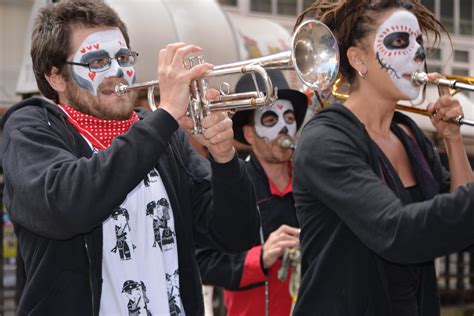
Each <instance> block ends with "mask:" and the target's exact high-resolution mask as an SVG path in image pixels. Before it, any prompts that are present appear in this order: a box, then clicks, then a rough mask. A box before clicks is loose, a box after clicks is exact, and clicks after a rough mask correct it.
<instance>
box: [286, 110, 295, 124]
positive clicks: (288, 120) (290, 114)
mask: <svg viewBox="0 0 474 316" xmlns="http://www.w3.org/2000/svg"><path fill="white" fill-rule="evenodd" d="M283 118H284V119H285V122H286V123H287V124H293V123H294V122H295V113H293V111H292V110H287V111H285V113H283Z"/></svg>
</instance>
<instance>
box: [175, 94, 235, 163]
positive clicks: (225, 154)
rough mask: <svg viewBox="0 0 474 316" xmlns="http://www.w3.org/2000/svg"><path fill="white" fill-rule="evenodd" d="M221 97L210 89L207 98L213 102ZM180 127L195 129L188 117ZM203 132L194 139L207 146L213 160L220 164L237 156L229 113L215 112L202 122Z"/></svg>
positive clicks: (183, 119)
mask: <svg viewBox="0 0 474 316" xmlns="http://www.w3.org/2000/svg"><path fill="white" fill-rule="evenodd" d="M218 96H219V91H217V90H216V89H209V90H208V93H207V98H208V99H210V100H212V99H214V98H216V97H218ZM179 125H180V126H181V127H182V128H184V129H186V130H189V129H191V128H192V127H193V121H192V119H191V118H189V117H187V116H183V117H182V118H181V119H180V120H179ZM201 126H202V127H203V131H202V133H201V134H196V135H193V136H191V137H194V138H195V139H196V140H197V141H198V142H199V143H200V144H202V145H203V146H206V147H207V149H208V151H209V153H210V154H211V155H212V158H213V159H214V160H215V161H217V162H220V163H225V162H228V161H230V160H231V159H232V158H233V157H234V155H235V149H234V146H233V145H232V140H233V138H234V132H233V130H232V120H231V119H230V118H229V115H228V114H227V112H224V111H223V112H217V111H213V112H211V114H209V115H208V116H206V117H204V118H203V119H202V120H201Z"/></svg>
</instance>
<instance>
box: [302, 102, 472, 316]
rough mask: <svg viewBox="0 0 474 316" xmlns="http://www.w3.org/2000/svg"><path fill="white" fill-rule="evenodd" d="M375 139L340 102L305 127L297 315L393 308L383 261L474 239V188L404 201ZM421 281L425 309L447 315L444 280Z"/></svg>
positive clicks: (419, 137) (420, 256) (441, 175)
mask: <svg viewBox="0 0 474 316" xmlns="http://www.w3.org/2000/svg"><path fill="white" fill-rule="evenodd" d="M399 121H402V122H403V123H404V124H406V125H408V127H409V128H410V129H411V130H412V131H413V132H414V134H415V136H416V141H417V143H418V144H419V146H420V148H421V151H422V152H423V155H424V157H425V159H426V160H427V162H428V164H429V166H430V169H431V173H432V174H433V175H434V178H435V179H436V181H437V185H438V188H439V192H443V191H447V190H448V189H449V181H448V180H449V177H448V176H449V175H448V174H447V173H446V171H445V170H444V169H443V168H442V166H441V164H440V162H439V157H438V155H437V153H436V151H435V150H434V148H433V146H432V144H431V143H430V142H429V141H428V140H427V139H426V138H425V137H424V136H423V134H422V132H421V130H420V129H419V128H418V127H416V124H415V123H414V122H413V121H411V120H410V119H408V118H407V117H406V116H405V115H403V114H401V113H396V115H395V116H394V123H396V122H399ZM375 146H376V145H375V143H374V142H373V141H372V140H371V139H370V137H369V135H368V134H367V132H366V130H365V128H364V126H363V124H362V123H361V122H360V121H359V120H358V119H357V118H356V117H355V116H354V115H353V114H352V113H351V112H350V111H349V110H348V109H346V108H345V107H344V106H342V105H340V104H334V105H332V106H331V107H329V109H327V110H324V111H322V112H321V113H319V114H318V115H316V116H315V117H314V118H313V119H312V120H311V121H310V122H309V123H308V124H307V125H306V126H305V128H304V130H303V133H302V137H301V139H300V143H299V145H298V149H297V151H296V153H295V158H294V170H293V171H294V178H293V195H294V197H295V202H296V208H297V215H298V219H299V220H300V225H301V235H300V241H301V248H302V254H303V257H302V266H301V267H302V281H301V287H300V291H299V297H298V302H297V305H296V309H295V315H324V316H333V315H344V316H350V315H374V316H379V315H389V314H390V301H389V299H388V293H387V290H386V289H387V287H386V286H387V284H386V281H387V279H386V278H385V275H384V272H383V271H382V270H381V262H380V261H381V260H382V258H383V259H384V260H387V261H390V262H394V263H398V264H414V263H424V262H429V261H430V260H433V259H434V258H435V257H438V256H442V255H446V254H448V253H451V252H454V251H457V250H460V249H463V248H465V247H466V246H468V245H469V244H471V243H472V242H473V241H474V230H473V229H472V225H473V223H474V211H473V210H474V186H473V185H467V186H463V187H460V188H458V189H457V190H456V191H455V192H454V193H450V194H438V195H436V196H435V197H434V198H433V199H430V200H426V201H423V202H419V203H412V204H406V205H403V203H402V202H401V200H400V199H399V198H398V197H397V196H396V195H395V194H394V192H393V191H392V190H391V189H390V188H389V187H388V186H387V185H386V184H385V183H384V181H383V180H382V179H381V178H380V166H379V162H378V160H377V154H376V153H377V150H376V147H375ZM433 271H434V270H433V269H432V266H430V265H427V266H426V269H424V270H423V272H422V279H421V282H422V283H421V284H420V287H421V297H420V299H421V302H420V308H421V315H426V316H432V315H437V314H439V301H438V296H437V293H436V279H435V277H434V273H433Z"/></svg>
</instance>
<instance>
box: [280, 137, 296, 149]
mask: <svg viewBox="0 0 474 316" xmlns="http://www.w3.org/2000/svg"><path fill="white" fill-rule="evenodd" d="M277 144H278V146H280V147H281V148H289V149H293V150H294V149H296V144H295V143H294V142H293V141H292V140H291V139H289V138H280V139H279V140H278V142H277Z"/></svg>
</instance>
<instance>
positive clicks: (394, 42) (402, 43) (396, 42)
mask: <svg viewBox="0 0 474 316" xmlns="http://www.w3.org/2000/svg"><path fill="white" fill-rule="evenodd" d="M383 44H384V46H385V47H386V48H387V49H405V48H407V47H408V46H409V45H410V34H408V33H407V32H394V33H391V34H388V35H387V36H386V37H385V38H384V39H383Z"/></svg>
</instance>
